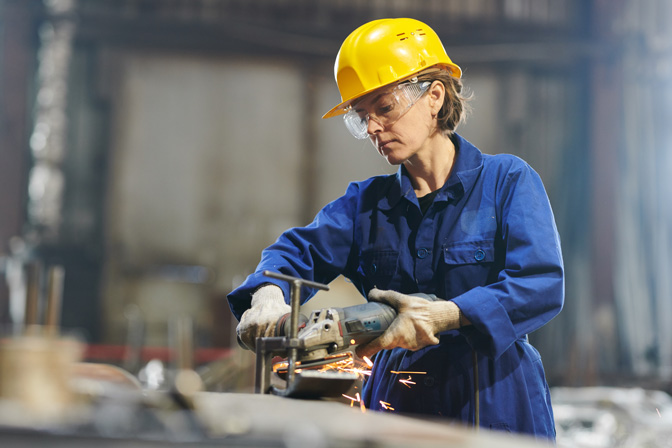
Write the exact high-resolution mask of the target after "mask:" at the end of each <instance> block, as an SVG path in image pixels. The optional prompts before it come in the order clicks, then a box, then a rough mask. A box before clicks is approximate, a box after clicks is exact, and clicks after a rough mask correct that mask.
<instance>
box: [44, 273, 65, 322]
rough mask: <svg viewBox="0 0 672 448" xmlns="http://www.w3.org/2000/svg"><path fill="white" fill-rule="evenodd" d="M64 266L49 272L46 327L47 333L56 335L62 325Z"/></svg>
mask: <svg viewBox="0 0 672 448" xmlns="http://www.w3.org/2000/svg"><path fill="white" fill-rule="evenodd" d="M64 278H65V269H64V268H63V266H51V267H50V268H49V271H48V284H47V285H48V286H47V311H46V318H45V325H46V326H47V331H49V332H51V333H55V332H57V331H58V327H59V326H60V325H61V305H62V303H63V281H64Z"/></svg>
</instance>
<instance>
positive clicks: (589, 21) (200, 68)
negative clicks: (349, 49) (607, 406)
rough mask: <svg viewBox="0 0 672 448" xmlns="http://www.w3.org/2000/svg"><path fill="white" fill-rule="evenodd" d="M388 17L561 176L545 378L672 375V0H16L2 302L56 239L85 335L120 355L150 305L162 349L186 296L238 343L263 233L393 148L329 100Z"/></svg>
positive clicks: (153, 334) (209, 355)
mask: <svg viewBox="0 0 672 448" xmlns="http://www.w3.org/2000/svg"><path fill="white" fill-rule="evenodd" d="M384 17H413V18H416V19H419V20H422V21H424V22H426V23H427V24H429V25H430V26H431V27H432V28H433V29H434V30H435V31H436V32H437V33H438V34H439V36H440V37H441V39H442V41H443V43H444V45H445V47H446V50H447V52H448V54H449V55H450V57H451V58H452V59H453V60H454V61H455V62H456V63H457V64H459V65H460V66H461V67H462V69H463V72H464V83H465V85H466V87H467V88H468V89H469V90H470V91H471V92H472V93H473V96H474V99H473V102H472V106H473V113H472V114H471V116H470V117H469V118H468V120H467V122H466V124H464V125H463V126H462V127H460V128H459V129H458V133H460V134H461V135H462V136H464V137H465V138H467V139H468V140H470V141H471V142H473V143H474V144H475V145H476V146H477V147H479V148H480V149H481V150H482V151H483V152H486V153H490V154H495V153H512V154H516V155H518V156H520V157H522V158H523V159H525V160H526V161H527V162H529V163H530V164H531V165H532V167H533V168H535V170H537V171H538V172H539V174H540V175H541V177H542V179H543V181H544V183H545V186H546V188H547V191H548V194H549V197H550V200H551V203H552V206H553V208H554V212H555V217H556V220H557V224H558V228H559V231H560V235H561V239H562V248H563V252H564V259H565V265H566V272H567V280H566V304H565V308H564V310H563V311H562V313H561V314H560V315H559V316H558V317H557V318H555V319H554V320H553V321H552V322H551V323H550V324H548V325H547V326H546V327H544V328H543V329H541V330H539V331H538V332H536V333H534V334H532V335H531V339H532V342H533V344H534V345H535V346H536V347H537V348H538V349H539V351H540V352H541V354H542V357H543V359H544V364H545V368H546V372H547V376H548V381H549V383H550V384H551V386H554V387H559V386H565V387H568V386H571V387H576V386H618V387H629V386H636V387H643V388H647V389H660V390H667V391H670V390H671V389H672V199H671V197H672V175H671V173H672V130H671V128H672V126H670V120H671V119H672V27H670V26H669V23H670V21H671V20H672V2H669V1H667V0H469V1H467V0H394V1H392V0H291V1H290V0H80V1H77V0H44V1H42V0H3V1H1V2H0V252H1V254H2V260H3V262H2V271H3V273H4V276H5V278H6V280H7V281H6V282H2V283H1V284H0V319H1V320H2V322H5V323H8V322H17V321H19V322H20V321H21V320H22V319H23V318H24V317H25V316H24V314H23V313H24V308H25V307H24V305H23V303H24V302H22V297H25V289H26V287H27V283H26V275H25V269H24V267H25V266H26V265H28V264H30V263H32V262H39V263H40V265H41V266H42V268H43V269H48V268H49V266H56V265H58V266H62V267H63V268H64V270H65V277H64V290H63V303H62V318H61V324H62V326H63V327H64V328H65V329H73V330H77V331H79V332H81V334H82V335H83V337H84V338H85V339H86V341H87V343H89V344H90V346H91V347H90V351H89V352H88V354H89V356H90V357H94V358H95V357H97V358H98V359H103V360H105V361H107V362H117V361H121V358H120V356H121V355H119V353H121V352H119V351H118V350H117V351H115V350H114V347H120V346H123V345H124V344H126V343H127V341H128V338H129V334H131V333H132V332H133V325H134V322H136V323H137V322H139V321H141V322H143V325H144V336H143V344H144V345H145V347H153V348H155V349H156V350H157V351H156V352H155V354H156V353H161V352H160V349H161V348H162V347H167V346H168V345H169V334H170V322H171V320H172V319H174V318H175V317H176V316H188V317H189V318H191V319H192V320H193V323H194V338H195V342H196V346H197V348H198V349H199V350H201V351H200V352H199V351H198V350H197V352H198V353H200V354H201V358H199V359H201V361H203V362H206V361H213V360H217V359H220V358H221V357H227V356H231V352H232V351H234V350H237V347H236V344H235V337H234V338H232V334H233V331H234V329H235V325H236V322H235V319H233V318H232V317H231V314H230V312H229V309H228V304H227V302H226V294H227V293H228V292H230V291H231V290H232V289H233V288H235V287H236V286H237V285H238V284H240V283H241V282H242V280H243V279H244V278H245V276H246V275H247V274H249V273H250V272H252V271H253V269H254V267H255V266H256V263H257V262H258V260H259V256H260V252H261V250H262V249H263V248H264V247H266V246H267V245H269V244H270V243H272V242H273V241H274V240H275V238H276V237H277V236H278V235H279V234H280V233H281V232H282V231H283V230H285V229H286V228H288V227H290V226H296V225H305V224H307V223H308V222H310V220H311V219H312V217H313V216H314V214H315V213H316V212H317V211H318V210H319V209H320V208H321V207H322V206H323V205H325V204H326V203H327V202H328V201H331V200H333V199H335V198H336V197H338V196H339V195H341V194H342V193H343V192H344V191H345V188H346V187H347V184H348V182H350V181H355V180H362V179H365V178H367V177H370V176H372V175H376V174H381V173H387V172H393V171H394V168H392V167H389V166H387V164H386V162H385V161H384V160H383V159H382V158H380V157H379V156H378V155H377V154H376V152H375V150H374V148H373V147H372V146H371V145H370V144H369V143H368V142H366V141H364V142H361V141H356V140H354V139H352V138H351V137H350V135H349V134H348V132H347V130H346V129H345V127H344V126H343V123H342V122H341V120H339V119H332V120H322V119H321V118H320V117H321V116H322V114H323V113H325V112H326V111H327V110H329V109H330V108H331V107H332V106H333V105H334V104H336V103H338V102H339V101H340V100H339V95H338V90H337V87H336V84H335V82H334V79H333V63H334V58H335V56H336V53H337V51H338V48H339V46H340V44H341V42H342V41H343V39H344V38H345V37H346V36H347V35H348V34H349V33H350V32H351V31H352V30H354V29H355V28H356V27H357V26H359V25H361V24H362V23H364V22H366V21H369V20H372V19H376V18H384ZM332 286H333V288H332V289H333V291H332V292H330V293H327V294H330V296H329V297H331V299H329V300H330V302H331V303H333V302H334V297H336V296H339V297H341V299H339V300H355V301H356V300H359V299H358V298H357V297H354V296H353V295H355V294H356V292H355V290H354V288H350V285H348V284H347V282H345V281H344V280H342V279H339V280H337V281H336V282H335V284H334V285H332ZM320 294H322V293H320ZM315 300H316V303H318V304H319V300H320V298H319V297H318V298H316V299H315ZM157 356H158V355H157ZM144 361H146V359H145V360H144Z"/></svg>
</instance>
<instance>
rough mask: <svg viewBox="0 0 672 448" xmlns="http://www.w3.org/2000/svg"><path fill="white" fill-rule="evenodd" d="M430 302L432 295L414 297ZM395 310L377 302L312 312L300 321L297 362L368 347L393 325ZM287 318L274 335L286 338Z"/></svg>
mask: <svg viewBox="0 0 672 448" xmlns="http://www.w3.org/2000/svg"><path fill="white" fill-rule="evenodd" d="M413 295H414V296H417V297H421V298H424V299H427V300H430V301H434V300H438V299H437V298H436V296H434V295H427V294H413ZM396 316H397V311H396V310H395V309H394V308H393V307H391V306H389V305H387V304H385V303H380V302H367V303H363V304H361V305H354V306H349V307H344V308H324V309H320V310H315V311H313V312H312V313H311V314H310V316H309V317H306V316H305V315H301V316H300V318H299V329H298V330H299V331H298V339H299V341H300V346H299V359H300V360H301V361H302V362H306V361H315V360H319V359H322V358H325V357H327V356H328V355H331V354H334V353H338V352H342V351H345V350H348V349H351V348H353V347H356V346H358V345H363V344H367V343H368V342H371V341H373V340H374V339H376V338H377V337H378V336H380V335H382V334H383V333H384V332H385V330H387V329H388V327H389V326H390V325H391V324H392V321H394V319H395V318H396ZM289 326H290V319H289V315H288V314H287V315H285V316H283V317H281V318H280V319H279V320H278V323H277V325H276V327H275V335H276V336H287V335H289Z"/></svg>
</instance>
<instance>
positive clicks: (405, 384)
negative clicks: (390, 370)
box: [399, 375, 416, 389]
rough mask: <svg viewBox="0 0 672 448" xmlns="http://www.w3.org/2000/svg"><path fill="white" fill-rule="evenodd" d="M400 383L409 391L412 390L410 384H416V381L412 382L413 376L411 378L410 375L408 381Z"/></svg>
mask: <svg viewBox="0 0 672 448" xmlns="http://www.w3.org/2000/svg"><path fill="white" fill-rule="evenodd" d="M399 382H400V383H401V384H403V385H404V386H406V387H408V388H409V389H410V388H411V386H409V384H416V383H415V382H414V381H411V376H410V375H409V376H408V378H407V379H405V380H399Z"/></svg>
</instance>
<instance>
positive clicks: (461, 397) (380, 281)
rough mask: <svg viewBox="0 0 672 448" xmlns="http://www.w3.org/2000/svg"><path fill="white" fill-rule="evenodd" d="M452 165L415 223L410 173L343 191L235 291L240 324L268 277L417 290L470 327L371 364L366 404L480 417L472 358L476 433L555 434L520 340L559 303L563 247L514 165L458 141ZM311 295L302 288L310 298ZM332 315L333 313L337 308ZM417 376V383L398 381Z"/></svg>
mask: <svg viewBox="0 0 672 448" xmlns="http://www.w3.org/2000/svg"><path fill="white" fill-rule="evenodd" d="M453 141H454V143H455V144H456V151H457V155H456V159H455V165H454V167H453V170H452V172H451V175H450V177H449V178H448V181H447V182H446V184H445V185H444V186H443V187H442V188H441V189H440V190H439V192H438V193H437V195H436V197H435V198H434V202H433V204H432V205H431V206H430V208H429V209H428V210H427V212H426V213H425V215H424V216H423V215H422V213H421V211H420V208H419V205H418V200H417V198H416V196H415V192H414V190H413V188H412V186H411V182H410V179H409V177H408V173H407V172H406V169H405V167H404V166H403V165H402V166H401V167H400V168H399V171H398V172H397V174H396V175H385V176H377V177H373V178H370V179H368V180H366V181H363V182H355V183H351V184H350V185H349V187H348V189H347V191H346V193H345V195H343V196H342V197H340V198H338V199H336V200H335V201H333V202H331V203H330V204H328V205H327V206H326V207H324V208H323V209H322V210H321V211H320V212H319V213H318V215H317V216H316V217H315V220H314V221H313V222H312V223H311V224H310V225H308V226H306V227H302V228H293V229H290V230H288V231H286V232H285V233H284V234H282V235H281V236H280V237H279V238H278V240H277V241H276V242H275V243H274V244H273V245H271V246H270V247H268V248H267V249H266V250H264V252H263V253H262V258H261V262H260V263H259V266H258V267H257V270H256V272H255V273H254V274H252V275H250V276H249V277H248V278H247V280H246V281H245V282H244V283H243V284H242V285H241V286H240V287H239V288H237V289H236V290H235V291H233V292H232V293H231V294H230V295H229V296H228V299H229V302H230V305H231V309H232V311H233V313H234V314H235V316H236V317H237V318H239V319H240V316H241V315H242V313H243V312H244V311H245V310H246V309H248V308H249V307H250V300H251V294H252V292H253V291H254V290H255V289H256V288H257V287H258V286H260V285H261V284H263V283H276V284H277V285H278V286H280V287H281V288H282V289H283V290H284V293H285V297H286V298H287V300H289V299H288V298H289V289H288V286H287V285H286V284H285V283H283V282H277V281H274V280H272V279H269V278H268V277H265V276H264V275H263V274H262V272H263V271H264V270H266V269H268V270H271V271H276V272H282V273H285V274H288V275H292V276H296V277H301V278H304V279H309V280H314V281H317V282H321V283H329V282H331V281H332V280H333V279H335V278H336V277H337V276H338V275H340V274H342V275H344V276H345V277H347V278H348V279H350V280H351V281H352V283H353V284H354V285H355V287H356V288H357V289H358V290H359V291H360V292H361V293H362V294H363V295H364V297H366V296H367V294H368V292H369V290H370V289H372V288H373V287H374V286H376V287H377V288H379V289H390V290H395V291H399V292H402V293H416V292H422V293H427V294H435V295H436V296H438V297H440V298H442V299H451V300H453V301H454V302H455V303H456V304H457V305H458V306H459V308H460V309H461V310H462V312H463V314H464V316H465V317H466V318H467V319H469V321H470V322H471V323H472V324H473V325H472V326H465V327H463V328H461V329H459V330H453V331H448V332H445V333H443V334H441V336H440V343H439V344H438V345H436V346H430V347H426V348H424V349H421V350H418V351H415V352H413V351H409V350H404V349H393V350H385V351H382V352H380V353H378V354H377V355H376V357H375V365H374V367H373V369H372V370H373V371H372V375H371V377H370V378H369V379H368V380H367V381H366V384H365V386H364V390H363V399H364V400H365V404H366V405H367V407H369V408H371V409H382V407H381V406H382V405H381V403H380V402H381V401H384V402H386V403H389V404H390V405H391V406H392V407H393V408H394V409H395V411H396V412H402V413H414V414H426V415H432V416H443V417H446V418H449V419H454V420H459V421H462V422H466V423H467V424H469V423H472V422H473V421H474V401H473V396H474V381H473V364H472V349H473V350H475V351H476V352H477V357H478V376H479V378H478V387H479V395H480V400H479V402H480V414H479V415H480V425H481V426H482V427H486V428H493V429H500V430H505V431H512V432H520V433H528V434H532V435H535V436H537V437H540V438H549V439H553V438H554V437H555V425H554V421H553V411H552V408H551V401H550V395H549V390H548V385H547V383H546V379H545V375H544V371H543V367H542V362H541V358H540V356H539V353H538V352H537V351H536V350H535V349H534V347H532V346H531V345H530V344H529V343H528V341H527V334H528V333H530V332H532V331H534V330H536V329H538V328H539V327H541V326H542V325H544V324H545V323H546V322H548V321H549V320H551V319H552V318H553V317H554V316H555V315H556V314H557V313H558V312H559V311H560V309H561V308H562V305H563V300H564V277H563V265H562V255H561V251H560V241H559V237H558V233H557V229H556V226H555V222H554V217H553V213H552V211H551V207H550V204H549V201H548V197H547V195H546V192H545V190H544V187H543V184H542V182H541V179H540V178H539V176H538V174H537V173H536V172H534V170H533V169H532V168H531V167H530V166H529V165H528V164H526V163H525V162H524V161H522V160H521V159H519V158H517V157H515V156H511V155H494V156H493V155H485V154H482V153H481V152H480V151H479V150H478V149H477V148H476V147H474V146H473V145H472V144H471V143H469V142H468V141H466V140H465V139H463V138H462V137H460V136H459V135H457V134H454V136H453ZM313 293H314V292H313V291H309V290H306V291H304V294H302V296H303V297H305V299H304V301H305V300H308V299H309V298H310V296H311V295H312V294H313ZM334 306H338V304H334ZM391 371H420V372H426V374H424V375H419V374H413V375H411V376H412V380H413V381H414V382H415V383H416V384H415V385H414V386H412V387H411V388H409V387H407V386H406V385H404V384H402V383H400V382H399V381H398V380H399V379H406V378H407V376H404V377H403V378H402V376H400V375H398V374H393V373H391Z"/></svg>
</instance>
